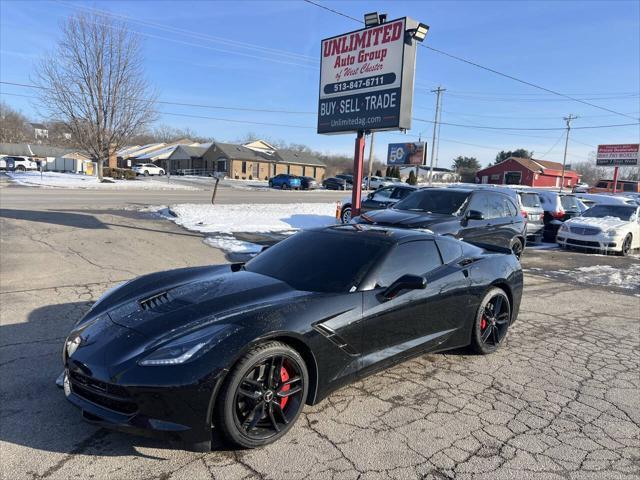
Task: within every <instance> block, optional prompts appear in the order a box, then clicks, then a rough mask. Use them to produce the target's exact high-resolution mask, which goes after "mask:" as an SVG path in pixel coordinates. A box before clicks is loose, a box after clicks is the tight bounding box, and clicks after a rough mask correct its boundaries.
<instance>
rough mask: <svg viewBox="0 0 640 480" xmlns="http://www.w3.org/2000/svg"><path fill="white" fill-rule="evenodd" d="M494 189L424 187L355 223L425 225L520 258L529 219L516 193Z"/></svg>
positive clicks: (443, 233) (439, 232)
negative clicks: (488, 245)
mask: <svg viewBox="0 0 640 480" xmlns="http://www.w3.org/2000/svg"><path fill="white" fill-rule="evenodd" d="M502 190H507V189H491V188H486V189H485V188H472V187H469V188H439V187H438V188H423V189H420V190H417V191H415V192H413V193H411V194H410V195H408V196H407V197H406V198H405V199H404V200H401V201H399V202H398V203H396V204H395V205H393V206H392V207H390V208H387V209H386V210H378V211H373V212H367V213H364V214H362V215H360V216H358V217H355V218H354V219H353V222H354V223H369V224H374V225H386V226H393V227H405V228H426V229H429V230H431V231H433V232H435V233H438V234H441V235H450V236H453V237H455V238H458V239H460V240H464V241H467V242H476V243H485V244H490V245H497V246H500V247H505V248H509V249H511V250H512V251H513V253H514V254H515V255H516V256H517V257H520V255H521V254H522V251H523V249H524V246H525V244H526V236H527V232H526V221H525V219H524V217H523V216H522V214H521V213H520V209H519V208H518V206H517V204H516V202H517V200H514V197H515V195H516V194H515V192H512V193H509V192H506V191H502Z"/></svg>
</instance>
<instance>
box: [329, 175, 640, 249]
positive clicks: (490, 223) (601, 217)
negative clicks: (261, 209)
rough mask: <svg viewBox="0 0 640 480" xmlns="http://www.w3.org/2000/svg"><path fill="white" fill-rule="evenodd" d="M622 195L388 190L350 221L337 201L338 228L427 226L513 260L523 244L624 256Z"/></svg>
mask: <svg viewBox="0 0 640 480" xmlns="http://www.w3.org/2000/svg"><path fill="white" fill-rule="evenodd" d="M639 208H640V207H639V205H638V203H637V202H636V201H635V200H634V199H632V198H628V197H622V196H612V195H597V194H580V193H577V194H574V193H561V192H557V191H552V190H534V189H526V188H522V189H517V188H507V187H494V186H489V185H475V184H469V185H465V184H458V185H451V186H447V187H424V188H416V187H413V186H411V185H406V184H402V185H393V186H387V187H382V188H380V189H378V190H376V191H374V192H371V193H370V194H369V195H367V196H366V198H365V199H364V200H363V201H362V203H361V210H360V216H358V217H356V218H353V219H352V218H351V199H345V201H344V203H343V204H342V207H341V211H340V216H341V220H342V222H343V223H348V222H352V223H369V224H376V225H386V226H400V227H406V228H420V229H429V230H431V231H433V232H435V233H439V234H443V235H450V236H453V237H456V238H459V239H461V240H468V241H473V242H476V243H486V244H490V245H496V246H500V247H504V248H509V249H511V250H512V252H513V253H514V254H515V255H516V256H518V257H519V256H520V255H521V254H522V252H523V251H524V248H525V246H526V245H527V243H528V242H535V243H538V242H540V241H542V240H545V241H547V242H557V243H558V244H559V245H560V246H561V247H566V248H583V249H589V250H597V251H604V252H615V253H618V254H621V255H627V254H628V253H629V251H630V250H631V249H633V248H639V247H640V220H639V218H640V210H639Z"/></svg>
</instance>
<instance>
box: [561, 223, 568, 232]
mask: <svg viewBox="0 0 640 480" xmlns="http://www.w3.org/2000/svg"><path fill="white" fill-rule="evenodd" d="M560 230H561V231H563V232H566V231H567V230H569V227H567V226H566V225H565V224H564V223H563V224H562V225H560Z"/></svg>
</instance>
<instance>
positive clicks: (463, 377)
mask: <svg viewBox="0 0 640 480" xmlns="http://www.w3.org/2000/svg"><path fill="white" fill-rule="evenodd" d="M5 191H6V190H5ZM5 212H6V210H5V211H3V212H2V215H0V230H1V236H0V240H1V243H0V255H1V259H2V277H1V282H0V475H1V478H3V479H5V478H6V479H23V478H24V479H45V478H46V479H69V478H96V479H98V478H117V479H120V478H123V479H124V478H126V479H132V478H140V479H152V478H158V479H163V480H169V479H172V480H173V479H176V480H177V479H200V478H202V479H210V478H211V479H224V480H232V479H244V478H273V479H279V478H284V477H286V478H291V479H306V478H318V479H320V478H321V479H325V478H327V479H345V480H347V479H358V478H360V479H377V478H393V479H396V478H397V479H405V478H406V479H414V478H426V479H433V480H441V479H447V478H456V479H469V480H476V479H487V480H489V479H491V480H493V479H507V478H508V479H511V478H517V479H525V478H526V479H544V480H547V479H551V480H553V479H594V480H596V479H598V480H600V479H637V478H639V476H640V368H639V367H640V365H639V363H640V296H639V294H640V292H638V291H636V290H632V291H629V290H624V289H614V288H606V287H602V286H597V285H585V284H575V283H566V282H564V281H563V280H562V279H561V278H548V277H544V276H542V275H537V274H535V273H533V274H532V273H528V274H527V275H526V277H525V282H526V286H525V292H524V296H523V303H522V307H521V312H520V316H519V318H518V321H517V322H516V323H515V324H514V325H513V327H512V328H511V329H510V331H509V334H508V337H507V340H506V343H505V344H504V345H503V346H502V347H501V349H500V350H499V351H498V352H497V353H495V354H493V355H489V356H475V355H471V354H469V353H468V352H466V351H454V352H448V353H444V354H442V353H441V354H429V355H423V356H421V357H418V358H416V359H413V360H410V361H407V362H405V363H402V364H400V365H398V366H396V367H393V368H391V369H389V370H386V371H384V372H382V373H379V374H376V375H374V376H371V377H368V378H366V379H364V380H362V381H359V382H357V383H355V384H353V385H351V386H349V387H346V388H343V389H341V390H339V391H337V392H335V393H334V394H333V395H331V396H330V397H329V398H328V399H326V400H325V401H323V402H321V403H320V404H319V405H316V406H313V407H306V408H305V409H304V412H303V414H302V415H301V417H300V419H299V421H298V423H297V424H296V425H295V426H294V428H293V429H292V430H291V432H289V434H288V435H287V436H285V437H284V438H283V439H281V440H280V441H278V442H277V443H275V444H274V445H270V446H268V447H266V448H261V449H257V450H253V451H242V450H238V451H234V450H227V449H225V448H224V446H222V445H221V444H220V443H219V442H218V441H216V442H215V447H216V450H215V451H213V452H211V453H206V454H203V453H193V452H188V451H184V450H179V449H174V447H173V446H171V445H169V444H166V443H164V442H162V441H158V440H150V439H145V438H140V437H134V436H130V435H125V434H121V433H116V432H111V431H108V430H105V429H100V428H97V427H95V426H92V425H89V424H86V423H84V422H83V421H82V420H81V419H80V415H79V412H78V411H77V410H76V409H75V408H74V407H72V406H71V405H70V404H68V403H67V402H66V400H65V399H64V396H63V394H62V392H61V391H60V390H59V389H57V388H56V387H55V385H54V380H55V378H56V376H57V375H58V373H59V372H60V368H61V360H60V355H61V353H60V352H61V348H62V341H63V339H64V337H65V335H66V333H67V331H68V330H69V328H70V327H71V325H72V324H73V323H74V322H75V321H76V320H77V319H78V318H79V317H80V316H81V315H82V314H83V313H84V312H85V311H86V310H87V309H88V308H89V306H90V305H91V303H92V302H93V301H95V300H96V299H97V298H98V297H99V296H100V295H101V293H102V292H103V291H104V290H106V289H107V288H109V287H110V286H113V285H115V284H117V283H119V282H120V281H123V280H126V279H128V278H131V277H132V276H134V275H139V274H142V273H146V272H150V271H155V270H161V269H167V268H175V267H179V266H186V265H198V264H204V263H219V262H223V261H224V255H223V254H222V253H221V252H219V251H217V250H214V249H212V248H210V247H208V246H206V245H205V244H204V243H203V242H202V237H201V236H200V235H197V234H191V233H188V232H185V231H183V230H180V229H179V228H178V227H176V226H175V225H173V224H171V223H169V222H164V221H162V220H159V219H152V218H148V217H141V216H140V215H138V214H136V213H135V212H130V211H124V210H120V209H111V210H109V209H105V208H102V209H101V208H100V207H98V208H94V209H89V208H84V209H83V208H76V209H74V210H73V211H70V210H68V209H67V210H66V211H60V210H58V211H56V210H55V209H51V210H23V211H17V210H11V211H10V212H9V213H8V214H6V213H5ZM581 256H582V258H583V259H584V258H585V256H584V254H580V253H569V252H562V253H561V254H559V253H558V252H555V253H552V254H550V253H549V252H544V251H539V252H534V251H527V252H526V254H525V257H524V259H523V264H524V266H525V267H527V266H529V267H536V268H543V269H546V270H550V269H558V268H562V266H563V265H562V262H567V264H570V265H572V266H573V265H576V264H580V263H581V262H582V261H583V260H581ZM600 260H601V261H600ZM600 260H599V262H598V263H599V264H602V265H612V266H623V265H628V264H629V262H634V265H635V264H637V263H639V262H640V261H639V260H638V259H637V258H634V259H619V258H613V257H611V258H609V257H603V258H602V259H600ZM533 272H535V270H533Z"/></svg>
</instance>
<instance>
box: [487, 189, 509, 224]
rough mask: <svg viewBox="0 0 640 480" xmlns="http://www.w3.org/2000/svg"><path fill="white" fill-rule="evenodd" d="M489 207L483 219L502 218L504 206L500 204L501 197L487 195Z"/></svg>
mask: <svg viewBox="0 0 640 480" xmlns="http://www.w3.org/2000/svg"><path fill="white" fill-rule="evenodd" d="M487 197H488V201H489V207H488V208H487V213H486V214H485V216H484V218H501V217H504V216H505V214H504V205H503V202H502V195H496V194H489V195H488V196H487Z"/></svg>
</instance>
